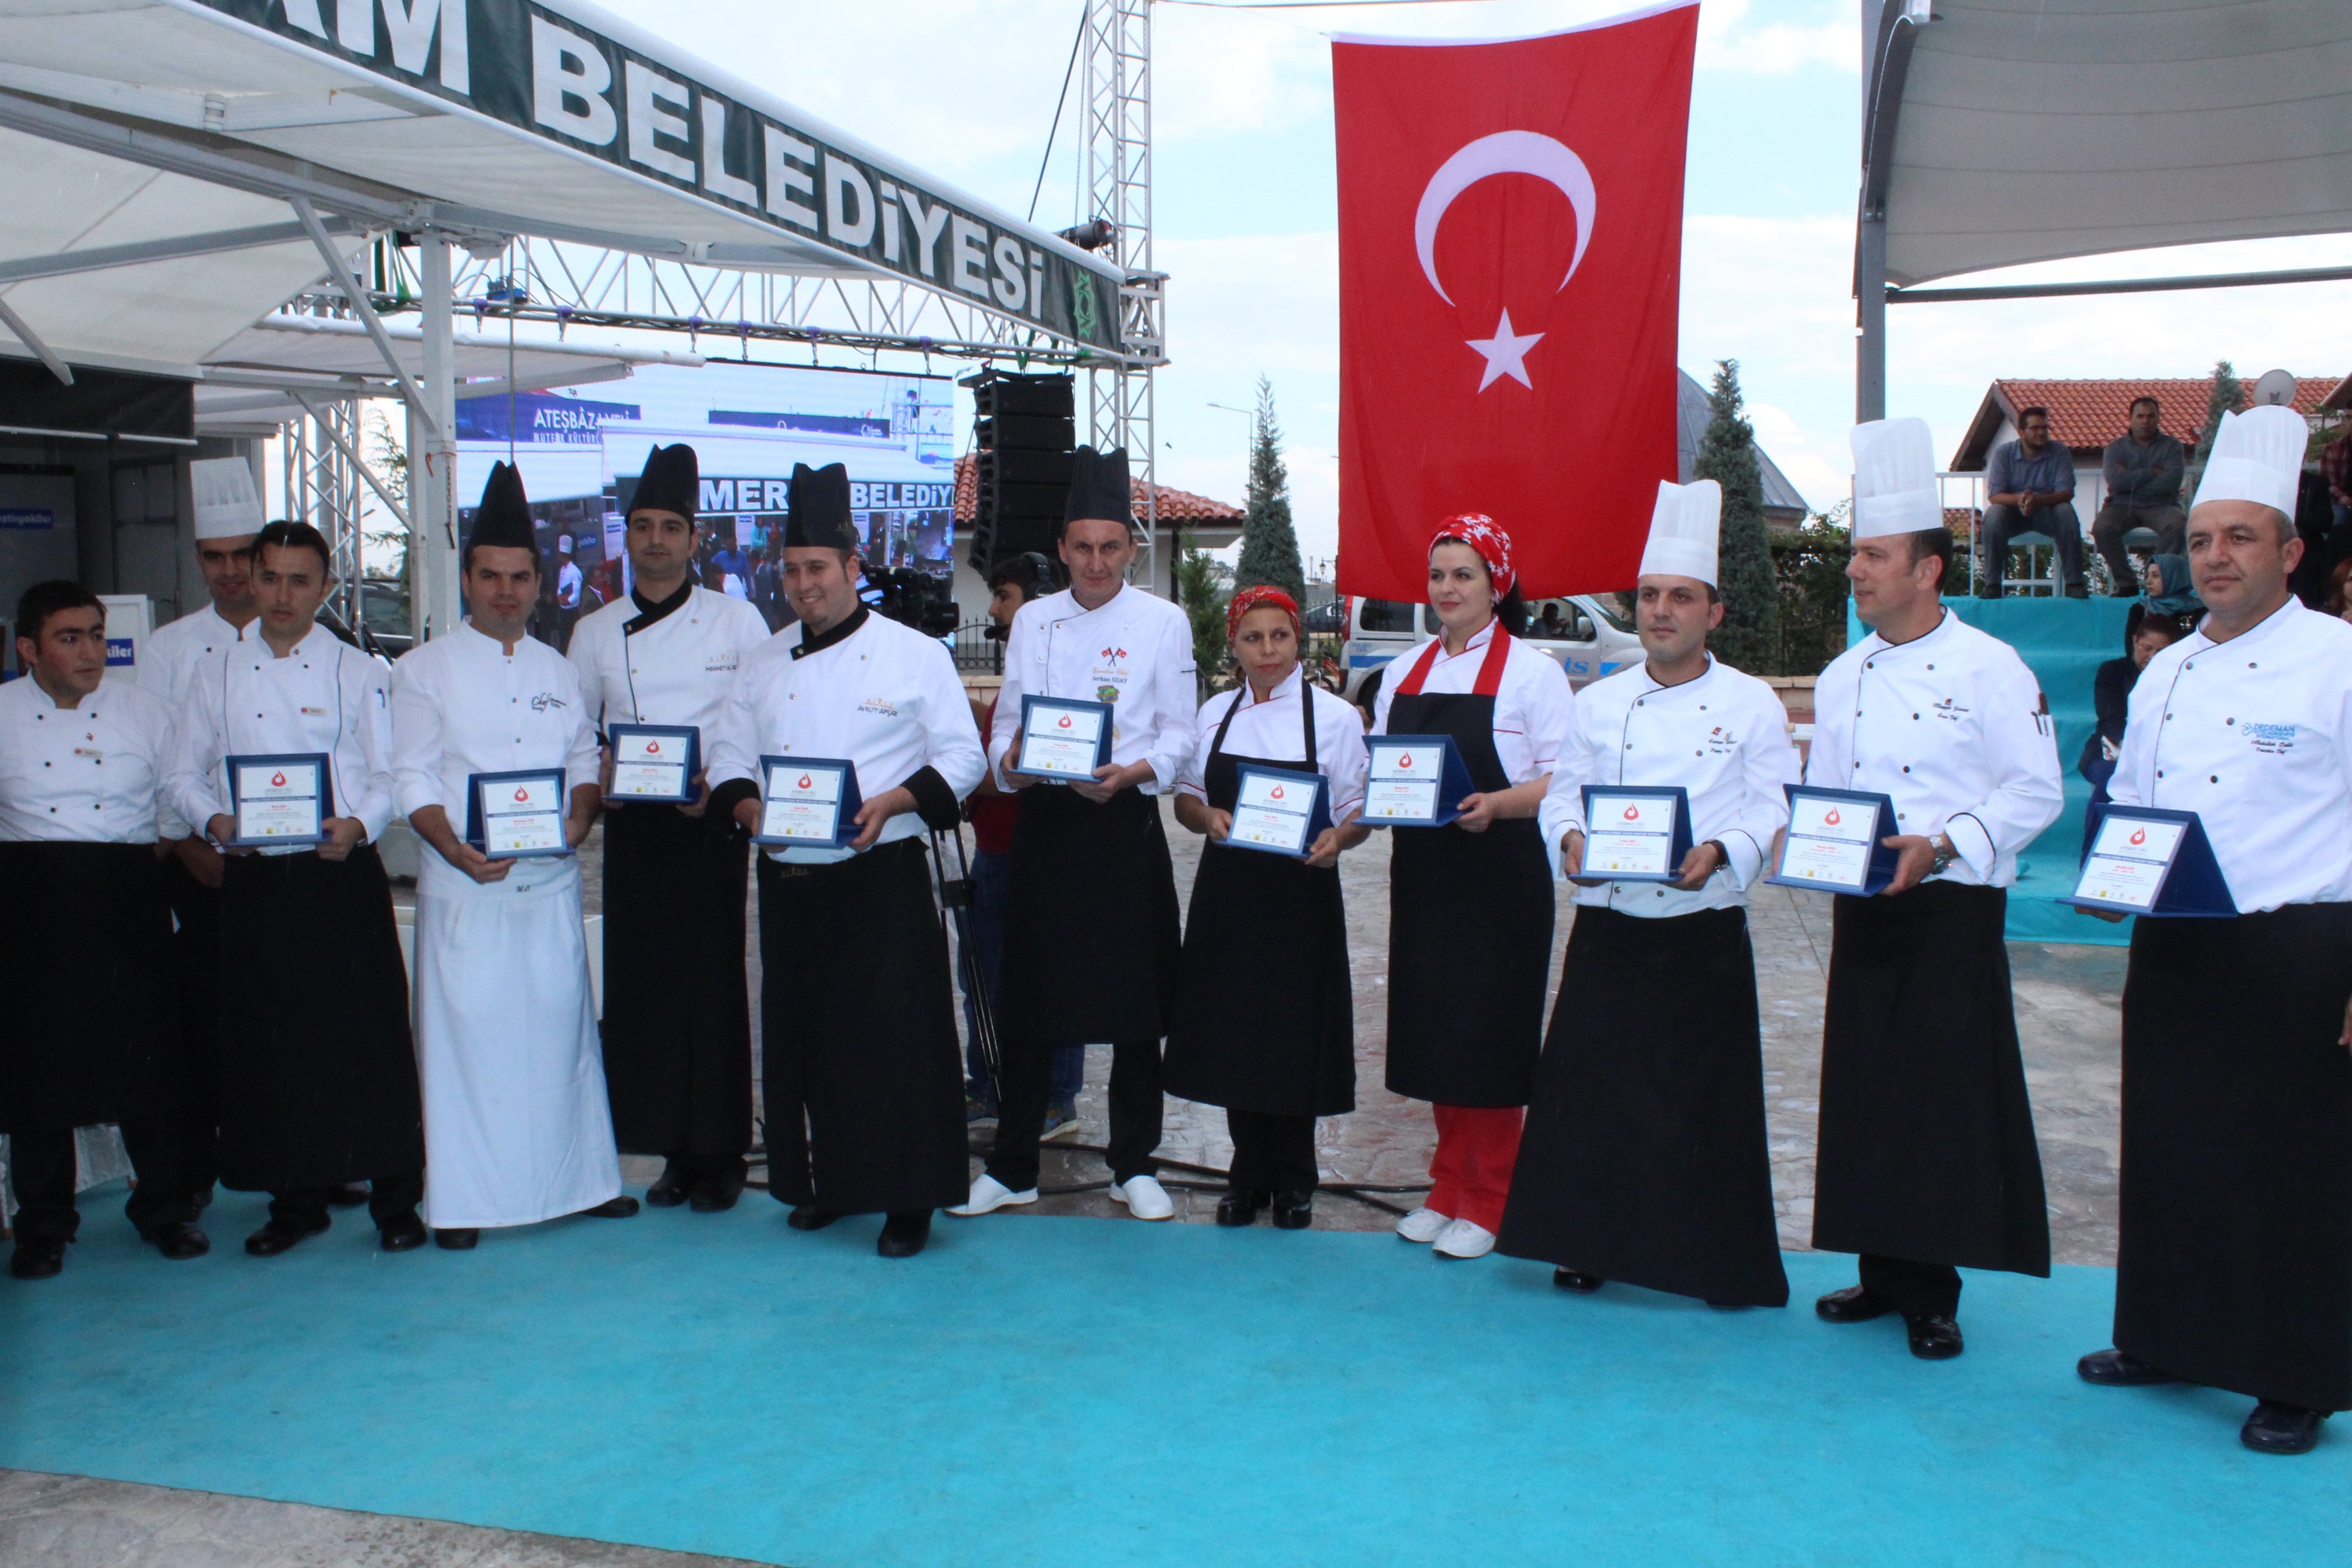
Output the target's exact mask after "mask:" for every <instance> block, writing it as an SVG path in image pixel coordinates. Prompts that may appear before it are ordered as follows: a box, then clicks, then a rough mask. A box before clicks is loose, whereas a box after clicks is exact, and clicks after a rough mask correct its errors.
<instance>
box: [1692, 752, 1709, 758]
mask: <svg viewBox="0 0 2352 1568" xmlns="http://www.w3.org/2000/svg"><path fill="white" fill-rule="evenodd" d="M1691 755H1692V756H1694V757H1703V756H1705V755H1706V752H1692V753H1691Z"/></svg>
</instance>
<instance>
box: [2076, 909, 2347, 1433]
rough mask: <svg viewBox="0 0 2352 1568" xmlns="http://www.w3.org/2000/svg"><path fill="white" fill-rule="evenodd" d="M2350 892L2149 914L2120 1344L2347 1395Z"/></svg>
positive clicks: (2127, 1181)
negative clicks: (2266, 907)
mask: <svg viewBox="0 0 2352 1568" xmlns="http://www.w3.org/2000/svg"><path fill="white" fill-rule="evenodd" d="M2347 997H2352V904H2291V905H2289V906H2287V907H2286V908H2284V909H2281V910H2271V911H2270V912H2268V913H2266V914H2252V915H2241V916H2239V917H2238V918H2236V919H2235V920H2141V921H2137V927H2136V929H2135V930H2134V931H2133V932H2132V944H2131V973H2130V976H2129V978H2128V979H2127V980H2126V982H2125V984H2124V1119H2123V1205H2122V1206H2123V1213H2122V1229H2121V1238H2120V1239H2121V1246H2120V1248H2119V1252H2118V1257H2117V1260H2116V1346H2117V1347H2118V1348H2119V1349H2122V1350H2126V1351H2128V1352H2131V1353H2132V1354H2133V1355H2136V1356H2137V1357H2139V1358H2140V1359H2141V1360H2142V1361H2145V1362H2147V1363H2149V1364H2151V1365H2154V1366H2159V1367H2162V1368H2163V1369H2164V1370H2165V1371H2167V1372H2169V1373H2174V1374H2175V1375H2176V1376H2179V1377H2185V1378H2188V1379H2189V1380H2190V1381H2191V1382H2194V1383H2202V1384H2210V1386H2212V1387H2215V1388H2226V1389H2230V1390H2231V1391H2232V1392H2235V1393H2238V1394H2248V1395H2251V1396H2252V1397H2253V1398H2256V1399H2276V1400H2281V1401H2284V1403H2286V1404H2289V1405H2302V1406H2303V1407H2305V1409H2309V1410H2343V1409H2347V1408H2352V1053H2348V1052H2347V1051H2346V1050H2345V1048H2344V1047H2343V1046H2341V1045H2340V1044H2338V1043H2337V1041H2338V1038H2339V1037H2340V1036H2341V1035H2342V1033H2343V1029H2344V1007H2345V1002H2346V1000H2347Z"/></svg>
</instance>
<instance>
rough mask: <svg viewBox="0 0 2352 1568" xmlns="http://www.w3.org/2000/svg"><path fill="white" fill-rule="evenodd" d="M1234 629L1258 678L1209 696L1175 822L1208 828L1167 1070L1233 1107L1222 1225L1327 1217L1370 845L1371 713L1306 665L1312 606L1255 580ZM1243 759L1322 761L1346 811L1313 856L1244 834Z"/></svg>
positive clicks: (1337, 807) (1292, 767)
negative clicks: (1320, 1170) (1320, 681)
mask: <svg viewBox="0 0 2352 1568" xmlns="http://www.w3.org/2000/svg"><path fill="white" fill-rule="evenodd" d="M1225 635H1226V637H1228V638H1229V639H1230V640H1231V641H1232V643H1233V647H1234V661H1235V662H1236V663H1237V664H1238V665H1239V666H1240V668H1241V671H1242V673H1243V675H1244V677H1246V679H1245V680H1244V683H1243V684H1242V685H1241V686H1238V687H1236V688H1235V689H1233V690H1231V691H1224V692H1219V693H1218V694H1217V695H1216V696H1214V697H1212V698H1210V699H1209V700H1207V701H1206V702H1204V703H1202V705H1201V716H1200V722H1199V725H1198V729H1199V732H1200V737H1201V738H1200V741H1199V742H1198V744H1197V746H1196V747H1195V749H1194V750H1193V752H1192V757H1191V759H1190V760H1189V762H1188V763H1186V765H1185V768H1184V771H1183V774H1182V776H1181V778H1180V779H1179V780H1178V782H1177V795H1176V820H1177V821H1178V822H1180V823H1181V824H1182V825H1183V826H1185V827H1187V828H1190V829H1191V830H1192V832H1194V833H1202V834H1206V835H1207V836H1208V838H1209V847H1207V849H1206V850H1205V851H1204V852H1203V853H1202V857H1201V869H1200V873H1199V875H1198V877H1197V878H1196V879H1194V881H1193V884H1192V918H1191V920H1189V921H1187V922H1186V924H1185V933H1184V950H1183V956H1182V959H1181V963H1179V966H1178V969H1177V984H1176V1005H1175V1013H1174V1018H1173V1021H1172V1022H1171V1025H1170V1026H1169V1030H1168V1059H1167V1065H1166V1066H1165V1067H1164V1068H1162V1069H1161V1074H1162V1076H1161V1082H1162V1085H1163V1086H1164V1087H1165V1088H1166V1089H1167V1091H1168V1092H1169V1093H1171V1094H1173V1095H1177V1096H1179V1097H1180V1098H1182V1099H1185V1100H1201V1101H1202V1102H1204V1103H1206V1104H1209V1105H1222V1106H1223V1107H1224V1108H1225V1124H1226V1126H1227V1128H1228V1129H1229V1130H1230V1131H1232V1133H1233V1140H1234V1160H1233V1170H1232V1181H1233V1190H1232V1191H1231V1192H1229V1193H1227V1194H1225V1195H1224V1197H1223V1199H1221V1200H1219V1202H1218V1204H1217V1223H1218V1224H1219V1225H1226V1226H1243V1225H1248V1224H1249V1223H1250V1222H1251V1221H1252V1220H1254V1219H1255V1218H1256V1217H1257V1213H1258V1210H1260V1209H1261V1208H1264V1207H1265V1206H1266V1205H1268V1204H1269V1203H1270V1204H1271V1205H1273V1208H1274V1223H1275V1224H1276V1225H1277V1226H1281V1227H1282V1228H1283V1229H1285V1230H1300V1229H1304V1228H1305V1227H1306V1226H1307V1222H1308V1221H1309V1220H1311V1219H1312V1218H1313V1217H1314V1204H1315V1185H1316V1173H1315V1119H1316V1118H1317V1117H1318V1116H1339V1115H1344V1114H1345V1113H1346V1112H1348V1111H1349V1110H1354V1109H1355V1105H1356V1032H1355V1004H1354V1001H1353V998H1352V995H1351V994H1350V992H1349V984H1348V926H1347V916H1346V914H1345V912H1344V911H1343V910H1342V909H1341V907H1340V902H1339V854H1340V851H1341V850H1343V849H1347V848H1349V847H1352V846H1354V845H1357V844H1360V843H1362V842H1363V841H1364V839H1365V837H1367V834H1366V831H1365V829H1363V828H1362V827H1361V826H1356V825H1355V824H1354V822H1353V821H1352V818H1353V817H1354V816H1356V815H1357V813H1358V812H1360V810H1361V809H1362V807H1363V802H1364V774H1365V769H1366V762H1365V752H1364V738H1363V725H1362V723H1361V722H1360V721H1359V720H1358V719H1357V717H1356V710H1355V708H1354V707H1353V706H1352V705H1351V704H1350V703H1349V702H1348V700H1346V699H1345V698H1342V697H1339V696H1336V695H1334V694H1333V693H1331V692H1328V691H1325V690H1323V689H1321V688H1319V687H1316V686H1311V685H1309V684H1307V679H1306V677H1305V675H1304V673H1303V672H1302V671H1301V670H1300V669H1299V668H1298V644H1299V626H1298V605H1297V601H1296V600H1294V599H1292V598H1291V596H1290V595H1287V594H1286V593H1284V592H1283V591H1282V590H1281V589H1279V588H1275V587H1255V588H1244V589H1243V590H1242V591H1241V592H1240V593H1238V594H1235V595H1234V600H1233V603H1232V605H1230V606H1228V607H1227V609H1226V611H1225ZM1244 766H1257V767H1265V768H1278V769H1281V770H1284V771H1286V772H1289V773H1321V774H1322V775H1323V777H1324V779H1325V781H1326V784H1325V794H1326V796H1327V804H1328V808H1329V811H1330V816H1331V820H1332V821H1333V822H1334V823H1336V824H1339V826H1330V827H1326V828H1323V829H1322V830H1321V831H1320V832H1319V833H1318V834H1317V836H1316V837H1315V838H1314V840H1313V841H1312V842H1311V843H1309V844H1308V845H1307V853H1306V854H1305V855H1304V856H1303V857H1302V856H1290V855H1283V854H1269V853H1265V852H1263V851H1259V850H1255V849H1248V848H1242V847H1236V846H1234V844H1233V843H1232V841H1231V837H1230V836H1231V834H1232V831H1233V826H1234V799H1235V797H1236V795H1237V794H1238V793H1239V789H1240V782H1241V770H1242V769H1243V767H1244Z"/></svg>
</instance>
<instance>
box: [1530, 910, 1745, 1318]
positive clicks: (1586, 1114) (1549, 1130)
mask: <svg viewBox="0 0 2352 1568" xmlns="http://www.w3.org/2000/svg"><path fill="white" fill-rule="evenodd" d="M1497 1245H1498V1247H1500V1249H1501V1250H1502V1251H1504V1252H1507V1253H1509V1254H1510V1255H1511V1256H1513V1257H1515V1258H1538V1259H1541V1260H1542V1261H1544V1262H1546V1263H1557V1264H1562V1265H1565V1266H1566V1267H1568V1268H1573V1269H1575V1270H1577V1271H1578V1272H1579V1273H1581V1274H1591V1275H1597V1276H1599V1277H1600V1278H1601V1279H1619V1280H1622V1281H1624V1282H1625V1283H1626V1284H1628V1285H1642V1286H1646V1287H1648V1288H1649V1289H1653V1290H1671V1291H1674V1292H1675V1293H1676V1294H1677V1295H1683V1296H1696V1297H1697V1298H1698V1299H1699V1300H1704V1301H1713V1302H1717V1303H1718V1304H1721V1305H1738V1306H1753V1307H1782V1306H1786V1305H1788V1301H1789V1277H1788V1275H1787V1273H1786V1272H1785V1271H1783V1269H1782V1268H1781V1267H1780V1235H1779V1231H1778V1229H1777V1227H1776V1226H1775V1223H1774V1220H1773V1215H1772V1159H1771V1152H1770V1146H1769V1139H1768V1137H1767V1134H1766V1131H1765V1125H1764V1052H1763V1037H1762V1034H1761V1032H1760V1029H1759V1021H1758V1016H1757V1007H1756V957H1755V952H1754V951H1753V949H1752V948H1751V947H1750V946H1749V944H1748V913H1747V911H1746V910H1738V909H1726V910H1693V911H1692V912H1691V913H1689V914H1686V915H1675V916H1673V917H1671V918H1668V919H1661V920H1643V919H1641V918H1639V917H1637V916H1633V915H1629V914H1623V913H1621V912H1620V911H1618V910H1609V909H1596V908H1591V907H1584V906H1580V907H1579V908H1578V910H1577V911H1576V925H1575V927H1574V928H1573V929H1572V930H1571V931H1570V932H1569V938H1568V957H1567V959H1566V960H1565V961H1564V962H1563V963H1561V966H1560V975H1559V1002H1558V1003H1557V1004H1556V1005H1554V1007H1553V1009H1552V1015H1551V1031H1550V1033H1549V1036H1548V1037H1546V1039H1545V1041H1544V1054H1543V1065H1542V1067H1541V1068H1540V1069H1539V1070H1538V1074H1537V1083H1536V1098H1535V1103H1534V1104H1533V1105H1532V1106H1530V1107H1529V1108H1528V1121H1527V1130H1526V1132H1525V1133H1524V1135H1523V1136H1522V1139H1521V1141H1520V1143H1519V1159H1518V1163H1517V1166H1516V1167H1515V1168H1514V1169H1513V1171H1512V1173H1511V1197H1510V1205H1509V1206H1508V1207H1507V1208H1506V1209H1505V1210H1504V1212H1503V1228H1502V1232H1501V1239H1500V1241H1499V1242H1498V1243H1497Z"/></svg>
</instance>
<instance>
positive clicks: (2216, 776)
mask: <svg viewBox="0 0 2352 1568" xmlns="http://www.w3.org/2000/svg"><path fill="white" fill-rule="evenodd" d="M2205 782H2206V783H2207V784H2220V783H2221V774H2220V773H2215V774H2214V775H2213V776H2212V777H2211V778H2209V779H2207V780H2206V781H2205Z"/></svg>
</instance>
